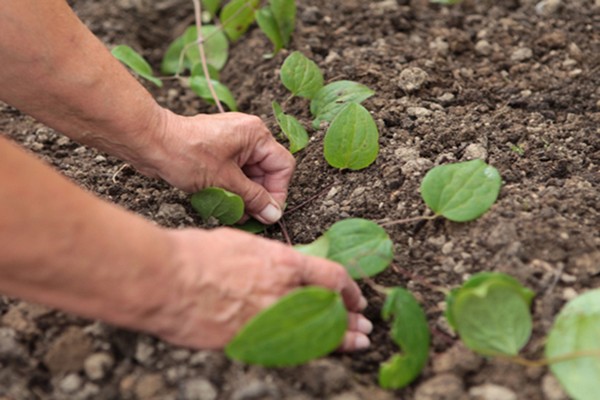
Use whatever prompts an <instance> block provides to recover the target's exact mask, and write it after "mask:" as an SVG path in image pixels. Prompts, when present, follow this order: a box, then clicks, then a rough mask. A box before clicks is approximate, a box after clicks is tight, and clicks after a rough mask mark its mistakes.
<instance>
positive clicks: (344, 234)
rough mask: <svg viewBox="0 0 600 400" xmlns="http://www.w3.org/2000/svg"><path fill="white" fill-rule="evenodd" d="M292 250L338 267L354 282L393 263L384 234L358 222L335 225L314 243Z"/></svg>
mask: <svg viewBox="0 0 600 400" xmlns="http://www.w3.org/2000/svg"><path fill="white" fill-rule="evenodd" d="M296 249H298V250H299V251H301V252H302V253H304V254H310V255H314V256H317V257H322V258H327V259H329V260H332V261H335V262H338V263H340V264H342V265H343V266H344V267H345V268H346V269H347V270H348V273H349V274H350V276H352V277H353V278H354V279H358V278H363V277H365V276H373V275H376V274H378V273H380V272H381V271H383V270H384V269H386V268H387V266H388V265H389V264H390V262H391V261H392V259H393V249H392V241H391V240H390V237H389V236H388V234H387V233H386V231H385V230H384V229H383V228H382V227H381V226H379V225H377V224H376V223H375V222H372V221H368V220H366V219H361V218H349V219H345V220H343V221H339V222H336V223H335V224H333V225H332V226H331V227H330V228H329V229H328V230H327V231H326V232H325V233H324V234H323V235H322V236H321V237H320V238H318V239H317V240H316V241H314V242H312V243H311V244H308V245H303V246H296Z"/></svg>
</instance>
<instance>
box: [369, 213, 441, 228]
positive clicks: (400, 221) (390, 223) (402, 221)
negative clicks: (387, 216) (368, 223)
mask: <svg viewBox="0 0 600 400" xmlns="http://www.w3.org/2000/svg"><path fill="white" fill-rule="evenodd" d="M437 217H439V215H420V216H418V217H412V218H404V219H397V220H394V221H388V222H384V223H382V224H379V225H380V226H393V225H401V224H408V223H410V222H417V221H431V220H434V219H436V218H437Z"/></svg>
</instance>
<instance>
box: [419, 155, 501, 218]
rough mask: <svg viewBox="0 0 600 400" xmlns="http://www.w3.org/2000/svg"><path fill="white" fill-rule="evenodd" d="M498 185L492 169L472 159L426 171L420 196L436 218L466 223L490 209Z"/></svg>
mask: <svg viewBox="0 0 600 400" xmlns="http://www.w3.org/2000/svg"><path fill="white" fill-rule="evenodd" d="M501 184H502V179H501V178H500V173H498V170H497V169H496V168H494V167H492V166H490V165H487V164H486V163H485V162H484V161H482V160H472V161H466V162H461V163H455V164H448V165H440V166H438V167H435V168H433V169H432V170H430V171H429V172H428V173H427V175H425V178H423V181H422V182H421V196H422V197H423V200H424V201H425V203H426V204H427V205H428V206H429V207H430V208H431V209H432V210H433V211H434V212H435V213H436V215H442V216H444V217H446V218H448V219H449V220H451V221H456V222H466V221H471V220H474V219H476V218H478V217H479V216H481V215H482V214H483V213H485V212H486V211H487V210H489V209H490V207H491V206H492V204H494V202H495V201H496V198H497V197H498V194H499V193H500V186H501Z"/></svg>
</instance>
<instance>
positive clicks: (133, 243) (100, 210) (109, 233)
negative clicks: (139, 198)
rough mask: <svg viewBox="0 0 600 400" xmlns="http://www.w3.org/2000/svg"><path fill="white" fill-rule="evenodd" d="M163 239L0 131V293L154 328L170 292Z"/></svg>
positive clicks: (158, 231)
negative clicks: (69, 179) (54, 169)
mask: <svg viewBox="0 0 600 400" xmlns="http://www.w3.org/2000/svg"><path fill="white" fill-rule="evenodd" d="M167 239H168V235H167V234H166V231H164V230H163V229H161V228H159V227H157V226H155V225H153V224H152V223H150V222H149V221H146V220H144V219H143V218H141V217H139V216H136V215H134V214H132V213H129V212H126V211H125V210H122V209H121V208H119V207H117V206H114V205H111V204H109V203H106V202H104V201H102V200H100V199H98V198H96V197H94V196H93V195H91V194H90V193H87V192H85V191H84V190H82V189H80V188H78V187H77V186H75V185H74V184H73V183H71V182H69V181H68V180H67V179H65V178H64V177H62V176H60V175H59V174H58V173H56V172H54V171H53V170H52V169H50V168H49V167H47V166H46V165H44V164H43V163H42V162H41V161H38V160H37V159H35V158H34V157H33V156H30V155H28V154H26V153H25V152H24V151H23V150H21V149H19V148H18V147H16V146H15V145H13V144H11V143H10V142H8V141H7V140H6V139H4V138H2V137H1V136H0V293H2V294H6V295H11V296H16V297H20V298H22V299H26V300H30V301H34V302H39V303H43V304H46V305H49V306H52V307H57V308H60V309H62V310H66V311H70V312H73V313H76V314H79V315H83V316H87V317H91V318H98V319H102V320H105V321H107V322H111V323H114V324H117V325H121V326H125V327H135V328H137V329H146V330H152V331H154V332H156V331H157V330H160V329H161V327H159V326H151V325H152V324H154V323H155V321H154V320H153V314H154V313H157V312H158V311H159V309H160V308H161V307H163V305H164V304H165V303H166V300H167V299H168V298H169V296H173V295H177V291H178V289H177V288H174V287H171V285H170V284H169V282H175V281H176V280H175V279H169V275H170V276H174V274H176V273H177V272H176V270H175V268H174V266H173V265H172V263H173V254H172V251H173V250H172V248H171V243H170V241H169V240H167ZM166 328H168V327H166Z"/></svg>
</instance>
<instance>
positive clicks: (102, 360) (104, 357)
mask: <svg viewBox="0 0 600 400" xmlns="http://www.w3.org/2000/svg"><path fill="white" fill-rule="evenodd" d="M114 364H115V360H114V358H113V356H112V355H110V354H108V353H94V354H92V355H90V356H89V357H87V358H86V359H85V361H84V362H83V370H84V371H85V374H86V375H87V377H88V378H90V379H91V380H93V381H96V380H101V379H103V378H104V377H105V376H106V373H107V372H108V371H109V370H110V369H111V368H112V367H113V365H114Z"/></svg>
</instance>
